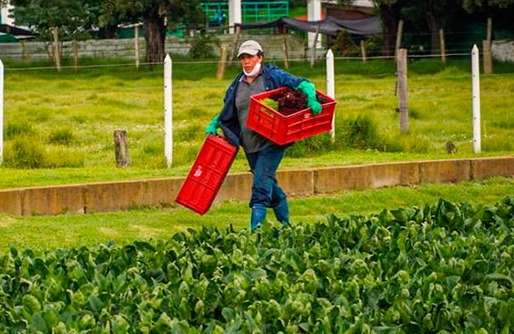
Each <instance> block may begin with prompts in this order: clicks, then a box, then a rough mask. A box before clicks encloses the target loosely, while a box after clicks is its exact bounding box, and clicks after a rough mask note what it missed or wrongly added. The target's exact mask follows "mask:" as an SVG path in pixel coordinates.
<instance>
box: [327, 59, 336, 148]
mask: <svg viewBox="0 0 514 334" xmlns="http://www.w3.org/2000/svg"><path fill="white" fill-rule="evenodd" d="M327 95H328V96H330V97H331V98H333V99H335V98H336V88H335V79H334V53H333V52H332V50H331V49H329V50H328V52H327ZM335 139H336V114H335V113H334V116H333V117H332V131H330V140H331V141H332V143H333V142H334V141H335Z"/></svg>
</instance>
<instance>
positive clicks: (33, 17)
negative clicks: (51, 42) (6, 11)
mask: <svg viewBox="0 0 514 334" xmlns="http://www.w3.org/2000/svg"><path fill="white" fill-rule="evenodd" d="M11 4H12V5H14V10H13V16H14V20H15V22H16V24H19V25H26V26H29V27H30V28H31V29H33V30H34V31H35V32H37V33H38V34H39V35H40V37H42V38H44V39H50V38H49V36H50V34H51V29H53V28H58V29H59V35H60V36H61V37H62V38H76V37H77V36H78V35H81V34H82V35H84V34H87V28H86V27H87V23H88V22H89V21H90V19H91V17H92V16H94V14H93V13H92V10H93V7H92V6H91V3H90V1H86V0H11Z"/></svg>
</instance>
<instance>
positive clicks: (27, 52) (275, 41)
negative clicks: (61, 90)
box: [0, 34, 305, 61]
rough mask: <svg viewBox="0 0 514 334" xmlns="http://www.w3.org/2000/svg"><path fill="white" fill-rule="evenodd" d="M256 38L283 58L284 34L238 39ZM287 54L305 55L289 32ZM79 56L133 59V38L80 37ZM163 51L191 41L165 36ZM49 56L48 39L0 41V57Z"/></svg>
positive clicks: (67, 48) (67, 47)
mask: <svg viewBox="0 0 514 334" xmlns="http://www.w3.org/2000/svg"><path fill="white" fill-rule="evenodd" d="M219 39H220V42H221V44H223V45H225V46H226V47H227V48H228V49H229V50H232V47H233V43H234V36H233V35H221V36H219ZM246 39H255V40H257V41H258V42H259V43H261V44H262V47H263V48H264V51H265V54H266V57H269V58H282V57H283V56H284V51H283V36H281V35H246V34H242V35H241V37H240V43H241V41H244V40H246ZM286 39H287V43H288V51H289V57H290V58H301V57H304V56H305V48H304V45H303V41H302V40H301V39H298V38H296V37H295V36H292V35H287V36H286ZM138 41H139V49H140V50H141V51H140V59H141V61H143V60H144V59H145V50H146V42H145V39H144V38H139V40H138ZM77 43H78V50H79V57H89V58H126V59H134V58H135V56H134V55H135V52H134V39H102V40H87V41H79V42H77ZM165 47H166V52H167V53H169V54H171V55H187V53H188V52H189V49H190V48H191V43H190V42H189V40H186V39H177V38H167V39H166V45H165ZM214 51H215V54H216V55H219V48H218V47H214ZM62 54H63V57H68V58H72V57H73V54H74V53H73V45H72V42H71V41H66V42H63V43H62ZM51 57H52V45H51V43H49V42H23V43H0V58H1V59H17V60H22V59H23V60H26V61H31V60H46V59H50V58H51Z"/></svg>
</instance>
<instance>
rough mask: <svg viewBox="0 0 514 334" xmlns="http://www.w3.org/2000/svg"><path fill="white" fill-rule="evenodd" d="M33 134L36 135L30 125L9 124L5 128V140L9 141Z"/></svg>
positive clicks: (23, 123) (24, 123)
mask: <svg viewBox="0 0 514 334" xmlns="http://www.w3.org/2000/svg"><path fill="white" fill-rule="evenodd" d="M32 133H34V129H33V128H32V125H30V124H29V123H26V122H21V123H16V122H15V123H9V124H7V125H6V126H5V131H4V138H5V140H9V139H14V138H15V137H21V136H25V135H30V134H32Z"/></svg>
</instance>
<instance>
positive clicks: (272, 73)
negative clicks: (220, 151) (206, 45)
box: [219, 64, 305, 146]
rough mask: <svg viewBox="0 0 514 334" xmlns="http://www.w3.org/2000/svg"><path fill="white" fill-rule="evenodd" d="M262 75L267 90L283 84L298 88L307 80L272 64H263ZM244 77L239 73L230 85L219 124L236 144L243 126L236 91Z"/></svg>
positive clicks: (227, 136)
mask: <svg viewBox="0 0 514 334" xmlns="http://www.w3.org/2000/svg"><path fill="white" fill-rule="evenodd" d="M262 75H263V76H264V89H265V90H267V91H268V90H272V89H275V88H278V87H281V86H287V87H290V88H296V87H298V85H299V84H300V83H301V82H302V81H304V80H305V79H303V78H299V77H296V76H294V75H291V74H289V73H287V72H286V71H284V70H282V69H280V68H278V67H277V66H275V65H271V64H264V65H263V67H262ZM242 77H243V72H241V73H239V74H238V75H237V77H236V78H235V79H234V81H232V83H231V84H230V86H229V87H228V89H227V92H226V93H225V98H224V99H223V102H224V106H223V109H222V110H221V113H220V118H219V125H220V127H221V129H222V130H223V134H224V135H225V138H227V139H228V140H229V141H230V142H231V143H232V144H233V145H235V146H239V145H240V135H241V127H240V126H239V120H238V118H237V109H236V92H237V87H238V85H239V82H240V81H241V78H242Z"/></svg>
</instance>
